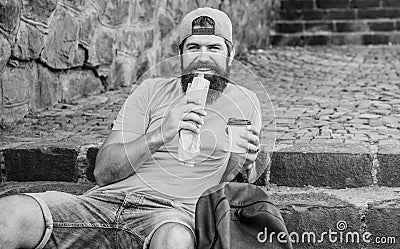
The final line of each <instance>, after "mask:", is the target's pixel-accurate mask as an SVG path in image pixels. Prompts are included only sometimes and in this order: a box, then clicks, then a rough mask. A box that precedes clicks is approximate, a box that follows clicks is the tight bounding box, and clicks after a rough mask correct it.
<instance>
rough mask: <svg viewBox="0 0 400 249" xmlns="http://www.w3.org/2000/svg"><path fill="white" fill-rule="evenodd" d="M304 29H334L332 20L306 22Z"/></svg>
mask: <svg viewBox="0 0 400 249" xmlns="http://www.w3.org/2000/svg"><path fill="white" fill-rule="evenodd" d="M305 30H306V31H307V32H318V31H334V30H335V24H334V22H307V23H305Z"/></svg>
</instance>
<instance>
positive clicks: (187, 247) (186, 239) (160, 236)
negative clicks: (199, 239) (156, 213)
mask: <svg viewBox="0 0 400 249" xmlns="http://www.w3.org/2000/svg"><path fill="white" fill-rule="evenodd" d="M194 243H195V241H194V238H193V234H192V232H191V231H190V230H189V228H187V227H186V226H184V225H181V224H178V223H166V224H164V225H162V226H161V227H159V228H158V229H157V230H156V232H155V233H154V235H153V237H152V239H151V241H150V249H158V248H167V249H172V248H174V249H193V248H194Z"/></svg>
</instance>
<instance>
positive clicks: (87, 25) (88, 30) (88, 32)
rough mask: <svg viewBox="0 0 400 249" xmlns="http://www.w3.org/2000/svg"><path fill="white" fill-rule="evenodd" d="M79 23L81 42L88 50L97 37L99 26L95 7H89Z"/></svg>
mask: <svg viewBox="0 0 400 249" xmlns="http://www.w3.org/2000/svg"><path fill="white" fill-rule="evenodd" d="M79 21H80V22H79V24H80V28H79V42H80V44H82V45H83V46H84V47H85V48H88V47H89V44H90V43H91V41H92V39H93V37H94V35H95V31H96V28H97V27H98V26H99V21H98V16H97V11H96V9H95V8H94V7H93V6H88V7H87V8H86V9H85V12H84V14H82V15H81V16H80V17H79Z"/></svg>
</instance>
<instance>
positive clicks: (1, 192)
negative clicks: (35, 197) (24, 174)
mask: <svg viewBox="0 0 400 249" xmlns="http://www.w3.org/2000/svg"><path fill="white" fill-rule="evenodd" d="M94 186H95V185H94V184H93V183H71V182H61V181H41V182H7V183H0V197H2V196H7V195H16V194H21V193H40V192H46V191H61V192H66V193H71V194H76V195H80V194H83V193H85V192H86V191H88V190H89V189H91V188H93V187H94Z"/></svg>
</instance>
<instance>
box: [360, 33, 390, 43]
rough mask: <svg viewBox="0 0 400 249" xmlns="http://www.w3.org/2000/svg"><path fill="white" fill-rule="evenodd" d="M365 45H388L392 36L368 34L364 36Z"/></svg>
mask: <svg viewBox="0 0 400 249" xmlns="http://www.w3.org/2000/svg"><path fill="white" fill-rule="evenodd" d="M362 39H363V44H365V45H367V44H388V43H389V42H390V34H366V35H363V37H362Z"/></svg>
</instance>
